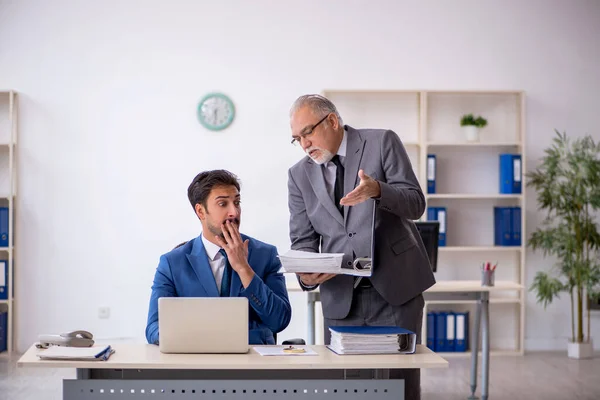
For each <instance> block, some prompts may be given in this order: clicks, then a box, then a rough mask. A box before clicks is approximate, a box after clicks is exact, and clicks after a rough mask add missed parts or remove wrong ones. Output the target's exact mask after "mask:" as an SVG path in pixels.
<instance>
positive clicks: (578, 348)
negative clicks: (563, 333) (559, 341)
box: [567, 339, 594, 359]
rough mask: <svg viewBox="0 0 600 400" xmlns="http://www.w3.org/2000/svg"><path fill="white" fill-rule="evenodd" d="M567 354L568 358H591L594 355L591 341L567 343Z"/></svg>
mask: <svg viewBox="0 0 600 400" xmlns="http://www.w3.org/2000/svg"><path fill="white" fill-rule="evenodd" d="M567 352H568V354H569V358H576V359H583V358H592V356H593V355H594V343H593V341H592V339H590V340H589V341H587V342H582V343H573V342H571V341H569V343H567Z"/></svg>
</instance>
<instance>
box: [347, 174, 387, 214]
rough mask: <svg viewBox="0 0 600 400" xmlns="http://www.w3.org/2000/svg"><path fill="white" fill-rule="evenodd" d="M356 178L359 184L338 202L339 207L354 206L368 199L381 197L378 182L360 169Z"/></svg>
mask: <svg viewBox="0 0 600 400" xmlns="http://www.w3.org/2000/svg"><path fill="white" fill-rule="evenodd" d="M358 177H359V178H360V183H359V184H358V186H357V187H355V188H354V190H353V191H351V192H350V193H348V194H347V195H346V196H344V197H343V198H342V199H341V200H340V204H341V205H343V206H355V205H357V204H360V203H362V202H363V201H365V200H368V199H370V198H373V197H379V196H381V187H380V186H379V182H377V181H376V180H375V179H373V178H371V177H370V176H369V175H367V174H365V173H364V171H363V170H362V169H361V170H360V171H358Z"/></svg>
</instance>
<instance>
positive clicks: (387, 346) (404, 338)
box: [328, 326, 417, 354]
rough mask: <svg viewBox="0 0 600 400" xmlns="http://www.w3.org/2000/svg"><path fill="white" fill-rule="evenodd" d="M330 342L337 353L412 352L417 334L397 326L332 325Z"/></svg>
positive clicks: (415, 344) (330, 346) (415, 345)
mask: <svg viewBox="0 0 600 400" xmlns="http://www.w3.org/2000/svg"><path fill="white" fill-rule="evenodd" d="M329 331H330V332H331V344H330V345H329V346H328V347H329V349H331V350H332V351H333V352H335V353H337V354H412V353H414V352H415V350H416V347H417V335H416V334H415V333H414V332H411V331H409V330H407V329H403V328H399V327H397V326H332V327H330V328H329Z"/></svg>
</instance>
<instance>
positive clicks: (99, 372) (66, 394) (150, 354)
mask: <svg viewBox="0 0 600 400" xmlns="http://www.w3.org/2000/svg"><path fill="white" fill-rule="evenodd" d="M310 347H311V348H312V349H313V350H315V352H317V355H316V356H261V355H259V354H258V353H256V352H255V351H254V349H252V348H251V349H250V351H249V352H248V353H247V354H212V355H211V354H162V353H161V352H160V351H159V349H158V346H154V345H149V344H142V343H122V344H113V348H114V349H115V353H114V354H113V355H112V356H111V357H110V359H109V360H108V361H83V362H82V361H51V360H40V359H39V358H38V357H37V355H36V354H37V353H38V352H40V351H43V350H39V349H37V348H35V346H32V347H31V348H30V349H29V350H28V351H27V352H26V353H25V354H24V355H23V356H22V357H21V358H20V359H19V361H18V362H17V365H18V366H19V367H38V368H76V369H77V379H65V380H64V382H63V399H65V400H74V399H78V400H92V399H131V398H132V397H135V398H152V399H154V398H156V399H159V398H169V399H189V398H192V397H194V396H201V397H202V398H206V399H209V398H219V399H230V398H240V399H241V398H242V396H243V398H244V399H246V398H249V399H261V400H265V399H266V398H277V397H284V396H285V397H286V398H289V397H290V396H291V395H294V394H296V396H300V395H302V398H310V399H321V398H326V399H333V398H342V396H343V398H344V399H347V398H348V396H350V397H351V398H377V399H392V398H393V399H403V398H404V381H403V380H396V379H389V371H390V370H393V369H405V368H447V367H448V362H447V361H446V360H444V359H443V358H441V357H440V356H438V355H437V354H435V353H433V352H432V351H431V350H429V349H428V348H427V347H425V346H422V345H419V346H417V352H416V353H415V354H407V355H362V356H356V355H352V356H338V355H336V354H335V353H333V352H332V351H330V350H329V349H327V348H326V347H325V346H310ZM133 394H135V396H132V395H133Z"/></svg>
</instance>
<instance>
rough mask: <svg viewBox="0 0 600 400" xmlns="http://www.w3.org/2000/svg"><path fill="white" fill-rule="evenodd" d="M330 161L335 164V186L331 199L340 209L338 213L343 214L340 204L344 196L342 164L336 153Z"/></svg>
mask: <svg viewBox="0 0 600 400" xmlns="http://www.w3.org/2000/svg"><path fill="white" fill-rule="evenodd" d="M331 162H332V163H334V164H335V166H336V168H335V187H334V191H333V201H334V203H335V206H336V207H337V208H338V210H340V213H341V214H342V215H344V207H343V206H342V205H341V204H340V200H341V199H342V197H343V196H344V166H343V165H342V162H341V161H340V157H339V156H338V155H337V154H336V155H335V156H333V158H332V159H331Z"/></svg>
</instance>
